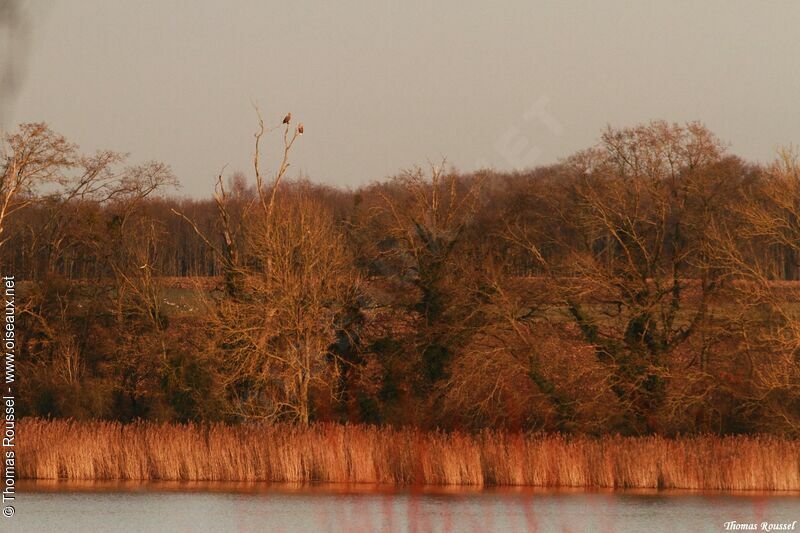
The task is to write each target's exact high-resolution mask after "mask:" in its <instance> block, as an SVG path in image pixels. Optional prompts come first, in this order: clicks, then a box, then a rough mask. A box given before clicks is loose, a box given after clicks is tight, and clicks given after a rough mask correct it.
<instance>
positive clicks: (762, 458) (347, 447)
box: [18, 418, 800, 491]
mask: <svg viewBox="0 0 800 533" xmlns="http://www.w3.org/2000/svg"><path fill="white" fill-rule="evenodd" d="M18 434H19V444H18V446H19V447H18V473H19V477H20V478H23V479H84V480H86V479H89V480H110V479H120V480H180V481H272V482H329V483H338V482H342V483H382V484H394V485H410V484H420V485H478V486H480V485H530V486H541V487H598V488H600V487H609V488H664V489H672V488H674V489H701V490H771V491H788V490H800V443H798V442H797V441H792V440H785V439H780V438H777V437H768V436H735V437H717V436H698V437H685V438H678V439H668V438H663V437H635V438H634V437H602V438H590V437H585V436H569V437H567V436H562V435H530V436H528V435H522V434H513V433H504V432H499V431H485V432H482V433H479V434H474V435H473V434H468V433H459V432H454V433H444V432H422V431H419V430H417V429H391V428H386V427H375V426H360V425H338V424H330V423H320V424H314V425H311V426H309V427H299V426H292V425H273V426H267V425H224V424H207V425H196V424H186V425H183V424H157V423H151V422H137V423H133V424H120V423H117V422H101V421H93V422H77V421H72V420H44V419H35V418H28V419H23V420H21V421H20V422H19V425H18Z"/></svg>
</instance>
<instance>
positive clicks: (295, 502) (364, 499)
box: [0, 482, 800, 533]
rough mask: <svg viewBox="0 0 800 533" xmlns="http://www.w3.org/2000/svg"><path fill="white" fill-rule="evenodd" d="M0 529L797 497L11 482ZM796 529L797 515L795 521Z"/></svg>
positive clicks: (437, 522) (622, 511) (240, 526)
mask: <svg viewBox="0 0 800 533" xmlns="http://www.w3.org/2000/svg"><path fill="white" fill-rule="evenodd" d="M18 489H19V491H20V492H19V494H18V497H17V500H16V501H15V505H14V507H15V511H16V513H15V515H14V516H13V517H12V518H3V517H2V516H0V531H3V532H5V531H21V532H29V531H30V532H50V531H52V532H57V533H69V532H73V531H74V532H81V533H83V532H95V531H97V532H100V531H126V532H127V531H130V532H137V533H138V532H150V531H153V532H160V531H169V532H183V531H186V532H194V531H210V532H228V531H230V532H249V531H308V532H317V531H320V532H321V531H345V532H357V531H419V532H423V531H458V532H461V531H476V532H477V531H480V532H483V531H520V532H522V531H539V532H549V531H563V532H575V533H581V532H592V531H597V532H616V531H623V532H628V531H636V532H638V531H642V532H658V531H665V532H666V531H669V532H695V531H697V532H703V531H725V527H724V524H725V522H728V521H736V522H738V523H756V524H758V528H759V530H761V523H762V522H770V523H778V522H784V523H786V522H788V523H791V522H793V521H795V520H800V495H798V494H779V495H775V494H764V493H737V494H731V493H691V492H672V491H670V492H654V491H636V492H633V491H631V492H629V491H584V490H535V489H489V490H470V489H441V488H437V489H413V490H411V489H404V490H398V489H391V488H381V487H364V486H339V485H327V486H287V485H266V484H265V485H259V484H231V483H216V484H196V483H193V484H178V483H147V484H139V483H134V484H131V483H87V484H81V483H65V482H61V483H56V482H35V483H34V482H20V484H19V485H18ZM795 531H800V522H799V523H798V524H797V526H796V527H795Z"/></svg>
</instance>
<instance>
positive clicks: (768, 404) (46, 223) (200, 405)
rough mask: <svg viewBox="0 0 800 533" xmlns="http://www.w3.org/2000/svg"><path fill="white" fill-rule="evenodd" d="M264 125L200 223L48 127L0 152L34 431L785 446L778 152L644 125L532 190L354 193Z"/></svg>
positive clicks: (512, 177) (525, 178) (782, 182)
mask: <svg viewBox="0 0 800 533" xmlns="http://www.w3.org/2000/svg"><path fill="white" fill-rule="evenodd" d="M259 125H260V127H259V131H258V132H257V134H256V145H255V154H256V156H255V158H254V165H253V170H252V174H253V178H252V179H251V180H249V181H248V179H247V178H246V177H245V175H244V174H243V173H236V174H233V175H232V176H223V175H220V176H219V178H218V179H217V181H216V184H215V189H214V194H213V196H212V198H210V199H208V200H191V199H185V198H177V197H175V196H168V195H167V193H168V191H169V188H170V187H171V186H173V185H174V184H175V183H176V179H175V177H174V176H173V175H172V173H171V171H170V170H169V168H168V167H167V166H165V165H163V164H161V163H157V162H150V163H146V164H140V165H127V164H126V161H125V157H124V156H122V155H120V154H116V153H112V152H98V153H96V154H88V155H87V154H84V153H82V152H81V151H80V150H79V149H78V147H77V146H75V145H73V144H71V143H69V142H68V141H67V140H66V139H64V138H63V137H62V136H60V135H58V134H56V133H54V132H53V131H51V130H50V129H49V128H48V127H47V126H46V125H44V124H25V125H22V126H20V128H19V129H18V130H17V131H15V132H13V133H11V134H8V135H6V137H5V139H4V148H3V154H2V157H3V159H2V165H3V166H2V176H1V178H2V181H1V182H0V267H2V269H3V272H4V273H13V274H15V275H16V276H17V279H18V280H21V285H20V287H21V290H20V293H21V299H22V302H23V303H22V305H21V306H20V318H19V324H18V332H19V336H20V345H21V346H23V347H24V351H23V354H24V355H23V357H21V359H20V369H19V376H20V387H21V396H22V398H21V401H20V403H21V404H22V406H23V407H22V408H23V409H24V411H25V414H27V415H37V416H53V417H75V418H101V419H118V420H132V419H137V418H144V419H152V420H181V421H185V420H226V421H250V420H268V421H295V422H298V423H301V424H306V423H308V422H310V421H313V420H334V421H353V422H368V423H376V424H391V425H396V426H404V425H414V426H419V427H425V428H431V427H440V428H467V429H480V428H486V427H492V428H501V427H502V428H509V429H523V430H532V431H535V430H544V431H559V432H565V433H571V432H578V433H588V434H601V433H623V434H653V433H656V434H663V435H674V434H679V433H680V434H686V433H698V432H701V433H708V432H712V433H719V434H729V433H757V432H768V433H776V434H787V435H794V436H796V435H798V434H800V355H798V353H800V352H798V348H800V344H799V343H798V341H800V334H799V332H800V321H798V318H799V317H798V311H800V307H798V303H800V302H799V301H798V298H797V290H798V287H800V286H798V285H796V284H795V283H793V281H794V280H796V279H797V276H798V254H797V253H798V251H800V216H798V215H800V165H799V164H798V159H797V154H796V152H794V151H793V150H791V149H786V150H783V151H782V152H781V153H780V154H779V157H778V158H777V159H776V161H775V162H773V163H771V164H768V165H761V164H754V163H750V162H747V161H744V160H743V159H741V158H739V157H736V156H735V155H732V154H730V153H728V151H727V150H726V148H725V146H724V145H723V144H722V143H721V142H720V141H719V140H718V139H717V138H716V137H715V136H714V135H713V134H712V133H711V132H710V131H708V130H707V129H706V128H705V127H704V126H702V125H701V124H698V123H688V124H683V125H678V124H668V123H664V122H652V123H649V124H644V125H640V126H635V127H631V128H622V129H613V128H608V129H607V130H606V131H604V132H603V133H602V135H601V138H600V140H599V142H598V143H597V144H596V145H595V146H593V147H590V148H589V149H586V150H583V151H580V152H578V153H576V154H573V155H572V156H569V157H567V158H565V159H564V160H562V161H561V162H559V163H558V164H555V165H550V166H547V167H540V168H536V169H532V170H530V171H525V172H516V173H498V172H492V171H480V172H474V173H459V172H457V171H456V170H454V169H451V168H448V167H447V166H446V165H444V164H442V165H434V166H431V167H430V168H414V169H410V170H408V171H404V172H402V173H400V174H399V175H397V176H394V177H392V178H389V179H387V180H383V181H380V182H375V183H372V184H369V185H366V186H363V187H360V188H358V189H355V190H345V189H339V188H333V187H329V186H324V185H319V184H314V183H311V182H308V181H304V180H290V179H289V178H288V177H287V174H288V169H289V166H290V154H291V148H292V146H293V144H294V143H295V142H299V139H300V136H301V134H302V129H301V126H294V125H293V124H291V123H288V122H287V123H284V124H279V125H278V127H277V128H271V129H267V128H265V127H264V125H263V122H261V121H260V124H259ZM276 132H277V134H278V142H280V141H281V140H282V143H283V150H282V154H283V155H282V158H281V159H279V160H278V161H277V162H276V163H275V165H274V168H272V169H271V170H265V169H262V165H263V162H261V161H260V160H259V154H260V143H261V142H266V139H271V138H272V137H271V136H272V135H275V133H276ZM175 278H181V279H184V280H187V283H188V284H183V285H181V286H182V287H183V289H182V290H183V293H184V296H186V295H189V296H187V297H189V298H190V299H191V301H192V302H193V305H192V307H191V309H189V310H182V311H175V310H174V309H172V308H171V307H170V299H169V298H170V297H171V296H170V295H171V294H173V293H174V291H175V288H174V285H175V283H176V282H175ZM195 282H196V283H195ZM187 287H188V288H187ZM192 287H194V288H192Z"/></svg>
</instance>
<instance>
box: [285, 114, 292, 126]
mask: <svg viewBox="0 0 800 533" xmlns="http://www.w3.org/2000/svg"><path fill="white" fill-rule="evenodd" d="M291 120H292V114H291V113H286V116H285V117H283V123H284V124H288V123H289V122H290V121H291Z"/></svg>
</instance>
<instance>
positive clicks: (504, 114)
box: [0, 0, 800, 196]
mask: <svg viewBox="0 0 800 533" xmlns="http://www.w3.org/2000/svg"><path fill="white" fill-rule="evenodd" d="M26 13H27V14H28V15H29V22H30V24H29V28H30V34H29V37H30V38H29V42H30V50H29V53H28V55H27V61H26V68H25V71H24V77H23V78H22V84H21V85H20V87H19V90H18V92H17V94H16V96H15V97H14V99H13V100H12V101H10V102H7V104H8V105H7V108H8V109H6V112H5V113H4V114H3V115H2V118H1V119H0V120H2V126H3V127H4V128H6V129H8V128H10V127H11V126H13V125H14V124H16V123H20V122H26V121H42V120H43V121H46V122H48V123H49V124H50V125H51V126H52V127H53V128H54V129H56V130H57V131H59V132H60V133H63V134H64V135H66V136H67V138H69V139H70V140H73V141H75V142H77V143H79V144H80V145H81V146H82V147H83V148H84V149H86V150H94V149H97V148H110V149H114V150H118V151H123V152H130V153H131V154H132V159H133V161H143V160H149V159H156V160H160V161H164V162H166V163H168V164H170V165H171V166H172V168H173V169H174V171H175V173H176V174H177V176H178V177H179V179H180V181H181V183H182V184H183V189H182V192H183V193H184V194H187V195H192V196H199V195H205V194H208V193H210V191H211V189H212V185H213V178H214V176H215V175H216V173H217V172H218V171H219V169H220V168H221V167H222V166H223V165H226V164H227V165H228V167H227V168H228V169H229V170H238V169H242V170H245V171H247V172H250V168H251V163H250V161H251V156H252V150H253V144H252V139H253V138H252V134H253V132H254V131H255V127H256V117H255V114H254V111H253V108H252V106H251V100H252V101H256V102H258V103H259V104H260V106H261V107H262V109H263V112H264V114H265V117H266V118H267V119H268V120H269V121H271V122H279V121H280V119H281V118H282V117H283V115H284V114H285V112H286V111H291V112H292V115H293V116H294V117H296V119H297V120H299V121H302V122H303V123H304V124H305V129H306V135H304V136H303V137H302V138H301V139H300V141H299V142H298V144H297V149H296V150H295V153H294V156H293V161H294V165H293V169H294V173H295V174H297V173H300V172H302V173H303V174H306V175H308V176H309V177H310V178H311V179H313V180H315V181H321V182H326V183H331V184H337V185H346V186H357V185H359V184H363V183H366V182H369V181H372V180H376V179H382V178H384V177H386V176H389V175H392V174H395V173H397V172H398V171H399V170H401V169H403V168H407V167H410V166H412V165H414V164H425V163H426V161H427V160H439V159H440V158H442V157H443V156H446V157H447V159H448V161H449V162H450V163H451V164H453V165H455V166H456V167H458V168H460V169H462V170H473V169H475V168H478V167H485V166H490V167H494V168H497V169H501V170H507V169H515V168H525V167H530V166H534V165H537V164H543V163H550V162H554V161H557V160H558V159H559V158H561V157H564V156H566V155H568V154H570V153H571V152H573V151H575V150H577V149H580V148H585V147H587V146H589V145H591V144H592V143H594V142H595V141H596V140H597V138H598V136H599V134H600V132H601V130H602V129H603V128H604V126H605V125H606V124H611V125H612V126H626V125H633V124H636V123H639V122H642V121H648V120H650V119H666V120H669V121H686V120H694V119H698V120H701V121H703V122H705V123H706V125H708V126H709V127H710V128H711V129H712V130H713V131H714V132H716V133H717V134H718V135H719V136H720V137H721V138H722V139H723V140H724V141H726V142H729V143H730V146H731V150H732V151H734V152H735V153H737V154H739V155H742V156H744V157H746V158H748V159H754V160H762V161H766V160H769V159H771V158H772V156H773V154H774V152H775V149H776V147H777V146H778V145H781V144H790V143H795V144H799V143H800V106H799V105H798V104H799V102H798V97H800V37H798V28H800V2H794V1H789V0H787V1H785V2H777V1H776V2H762V3H754V2H733V1H717V2H696V1H692V2H675V1H669V2H667V1H664V2H658V3H655V2H633V1H630V2H610V1H604V2H588V1H587V2H531V1H528V0H515V1H508V2H492V3H490V2H482V3H477V2H466V1H463V0H447V1H437V2H431V1H397V2H388V1H381V0H377V1H371V2H369V1H364V2H353V1H341V0H338V1H335V2H302V1H286V0H283V1H280V2H271V1H268V2H265V1H253V2H244V1H226V2H210V1H205V2H188V1H186V2H178V1H165V0H158V1H142V0H137V1H127V2H121V1H118V2H110V1H102V0H91V1H88V0H80V1H72V2H67V1H55V2H43V1H38V2H37V1H36V0H34V2H33V3H32V4H29V5H28V7H27V10H26ZM279 142H280V140H279V139H278V138H277V137H272V138H270V139H269V140H267V141H266V144H267V145H268V146H271V147H273V148H276V147H277V146H278V144H279ZM273 153H274V150H272V151H270V152H269V153H268V154H267V155H271V154H273Z"/></svg>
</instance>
